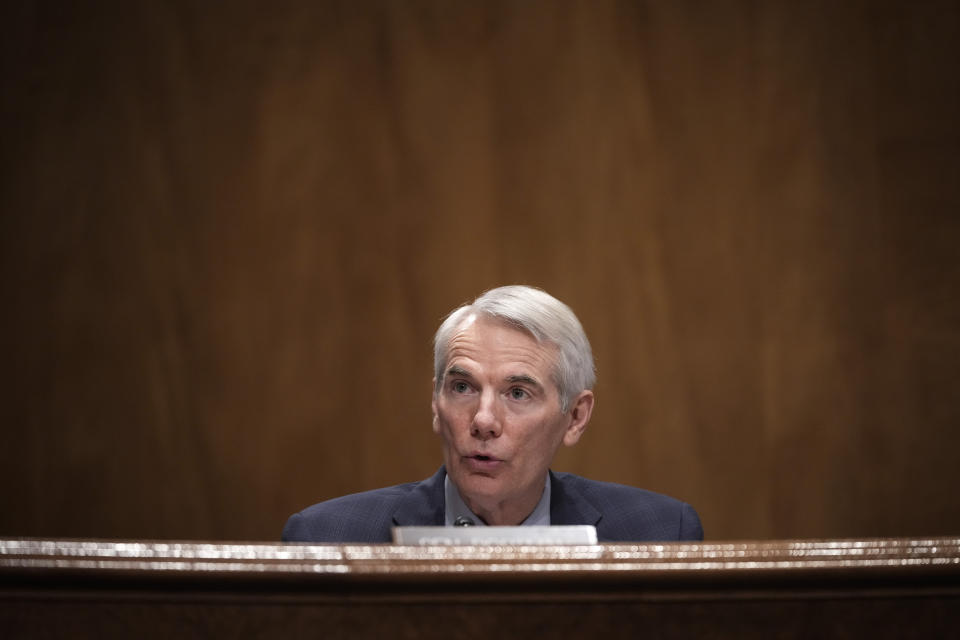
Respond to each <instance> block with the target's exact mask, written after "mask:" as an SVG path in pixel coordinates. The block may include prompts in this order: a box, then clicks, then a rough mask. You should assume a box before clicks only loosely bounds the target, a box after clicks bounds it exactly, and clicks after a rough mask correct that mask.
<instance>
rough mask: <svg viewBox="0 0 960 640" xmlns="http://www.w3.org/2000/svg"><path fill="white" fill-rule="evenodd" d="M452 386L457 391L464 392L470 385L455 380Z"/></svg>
mask: <svg viewBox="0 0 960 640" xmlns="http://www.w3.org/2000/svg"><path fill="white" fill-rule="evenodd" d="M452 388H453V390H454V391H456V392H457V393H466V392H467V390H468V389H469V388H470V387H469V386H468V385H467V383H466V382H462V381H457V382H454V383H453V385H452Z"/></svg>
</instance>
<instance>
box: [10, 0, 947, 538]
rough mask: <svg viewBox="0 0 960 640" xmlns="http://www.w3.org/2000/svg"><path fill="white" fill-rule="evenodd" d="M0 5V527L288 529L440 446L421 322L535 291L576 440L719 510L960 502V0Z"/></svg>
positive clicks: (861, 523)
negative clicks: (323, 503) (565, 326)
mask: <svg viewBox="0 0 960 640" xmlns="http://www.w3.org/2000/svg"><path fill="white" fill-rule="evenodd" d="M91 5H92V6H83V7H80V6H78V7H72V6H66V5H64V4H63V3H50V2H27V1H20V2H12V3H6V4H5V6H4V8H3V9H0V17H2V21H0V23H2V24H3V25H4V26H3V27H2V29H3V31H4V38H3V44H2V53H3V55H2V61H0V65H2V66H0V69H2V77H0V82H2V88H3V89H2V97H0V124H2V127H3V143H2V145H0V149H2V151H0V154H2V155H0V162H2V164H0V167H2V173H0V204H2V219H0V250H2V272H0V299H2V300H3V303H4V308H5V310H4V313H3V314H2V319H0V350H2V353H4V354H5V358H4V360H5V365H6V366H5V367H3V374H2V380H0V384H2V386H0V388H2V393H3V402H2V404H0V406H2V413H0V418H2V425H3V434H4V435H3V441H4V446H3V447H2V448H0V449H2V450H0V481H2V483H3V486H4V487H5V490H4V491H3V497H2V499H0V534H4V535H39V536H97V537H147V538H165V537H177V538H217V539H272V538H276V537H277V536H278V535H279V530H280V528H281V526H282V524H283V521H284V519H285V518H286V516H287V515H288V514H289V513H290V512H292V511H294V510H297V509H299V508H301V507H303V506H306V505H307V504H309V503H312V502H315V501H317V500H320V499H324V498H329V497H333V496H335V495H339V494H342V493H345V492H350V491H357V490H362V489H368V488H373V487H377V486H382V485H386V484H393V483H397V482H402V481H407V480H412V479H418V478H421V477H425V476H426V475H428V474H429V473H431V472H432V471H433V470H434V468H435V467H436V465H437V464H439V459H440V449H439V446H438V443H437V441H436V440H435V438H434V436H433V435H432V434H431V432H430V428H429V417H430V413H429V394H430V376H431V371H430V368H431V363H430V339H431V336H432V332H433V330H434V328H435V327H436V325H437V324H438V322H439V320H440V319H441V318H442V316H443V315H444V314H445V313H446V312H447V311H449V310H450V309H451V308H453V307H454V306H456V305H458V304H459V303H461V302H463V301H465V300H468V299H470V298H472V297H473V296H475V295H476V294H478V293H479V292H481V291H483V290H484V289H486V288H489V287H491V286H496V285H498V284H505V283H513V282H525V283H530V284H535V285H539V286H542V287H544V288H545V289H547V290H548V291H550V292H552V293H554V294H555V295H557V296H558V297H560V298H562V299H564V300H566V301H567V302H568V303H570V304H571V306H573V308H574V309H575V310H576V311H577V312H578V314H579V315H580V317H581V319H582V320H583V323H584V325H585V326H586V328H587V330H588V332H589V334H590V336H591V339H592V341H593V344H594V349H595V352H596V356H597V362H598V369H599V383H598V386H597V394H598V405H597V410H596V412H595V417H594V422H593V424H592V426H591V429H590V431H589V432H588V434H587V436H586V437H585V438H584V440H583V441H581V444H580V445H578V446H577V447H576V448H574V449H571V450H567V451H564V452H562V454H561V456H560V458H559V460H558V462H557V465H556V466H557V468H560V469H565V470H571V471H574V472H578V473H582V474H585V475H589V476H592V477H596V478H599V479H606V480H613V481H620V482H626V483H630V484H635V485H639V486H645V487H648V488H652V489H655V490H659V491H663V492H666V493H670V494H673V495H676V496H679V497H682V498H684V499H686V500H688V501H689V502H691V503H692V504H694V505H695V506H696V507H697V508H698V509H699V511H700V512H701V515H702V517H703V519H704V523H705V526H706V530H707V534H708V536H709V537H712V538H714V539H716V538H768V537H807V536H817V537H839V536H877V535H926V534H937V533H939V534H949V533H956V532H957V530H958V529H960V509H958V505H957V501H956V499H955V496H954V493H955V491H954V487H955V486H956V485H957V482H958V475H957V471H956V465H955V463H954V462H953V459H954V457H955V453H954V452H955V451H956V450H957V448H958V445H960V437H958V435H957V432H956V429H955V425H956V424H958V418H960V400H958V393H957V390H958V386H960V375H958V373H960V365H958V363H960V333H958V326H960V304H958V302H957V301H956V299H957V295H956V291H957V284H958V275H960V262H958V259H957V257H956V256H957V250H956V246H957V242H958V241H960V221H958V220H960V219H958V216H957V211H958V205H960V194H958V186H957V185H958V184H960V180H958V177H960V176H958V161H957V154H958V150H960V142H958V140H960V136H958V125H957V121H958V118H957V115H958V96H960V91H958V79H957V75H956V73H955V72H954V71H953V66H954V65H953V63H952V61H953V60H954V59H955V58H956V57H957V54H958V47H960V45H958V44H957V43H958V42H960V38H958V35H960V33H958V24H960V7H958V5H957V3H956V2H946V1H941V2H926V3H906V2H892V1H891V2H853V3H842V6H835V3H829V2H814V3H799V4H798V3H792V2H762V3H757V2H706V3H692V4H691V3H679V4H678V3H672V2H655V1H650V2H614V1H612V0H611V1H608V2H589V3H588V2H548V1H546V0H544V1H542V2H526V3H508V2H492V3H472V2H439V1H437V2H433V1H426V2H417V3H388V2H383V3H381V2H368V3H356V2H334V1H324V2H305V1H300V0H287V1H282V2H274V3H269V4H268V3H257V2H243V3H234V4H232V5H231V6H230V7H219V6H213V5H211V6H206V5H204V6H199V5H196V3H190V2H169V3H164V4H158V3H146V2H144V3H136V2H134V3H126V2H111V1H107V0H104V1H101V2H96V3H91Z"/></svg>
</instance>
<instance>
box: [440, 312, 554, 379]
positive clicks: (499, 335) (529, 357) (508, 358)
mask: <svg viewBox="0 0 960 640" xmlns="http://www.w3.org/2000/svg"><path fill="white" fill-rule="evenodd" d="M556 358H557V348H556V345H554V344H552V343H550V342H540V341H538V340H537V339H536V338H535V337H534V336H533V335H531V334H530V333H529V332H527V331H526V330H524V329H522V328H520V327H517V326H516V325H513V324H511V323H509V322H506V321H504V320H500V319H498V318H494V317H490V316H486V315H483V314H470V315H468V316H467V317H466V318H464V321H463V322H462V323H461V324H460V326H459V327H457V329H456V331H454V332H453V335H452V337H451V338H450V342H449V345H448V349H447V367H450V366H451V365H453V364H459V365H462V364H463V362H462V361H467V362H472V363H475V364H477V365H482V366H483V367H485V368H486V367H499V366H508V367H514V368H517V367H519V368H526V369H530V371H528V373H538V374H540V375H541V376H544V377H546V376H547V375H549V374H550V373H551V372H552V369H553V366H554V364H555V362H556Z"/></svg>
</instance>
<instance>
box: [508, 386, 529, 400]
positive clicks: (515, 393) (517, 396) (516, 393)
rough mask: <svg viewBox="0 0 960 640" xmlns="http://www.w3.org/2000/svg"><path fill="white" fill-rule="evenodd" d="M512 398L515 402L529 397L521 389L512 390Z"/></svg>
mask: <svg viewBox="0 0 960 640" xmlns="http://www.w3.org/2000/svg"><path fill="white" fill-rule="evenodd" d="M510 397H511V398H513V399H514V400H523V399H524V398H526V397H527V392H526V391H525V390H523V389H521V388H519V387H514V388H513V389H510Z"/></svg>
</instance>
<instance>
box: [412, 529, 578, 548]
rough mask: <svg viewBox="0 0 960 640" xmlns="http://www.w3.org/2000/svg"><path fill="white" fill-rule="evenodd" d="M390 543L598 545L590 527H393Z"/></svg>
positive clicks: (438, 544)
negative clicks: (391, 541)
mask: <svg viewBox="0 0 960 640" xmlns="http://www.w3.org/2000/svg"><path fill="white" fill-rule="evenodd" d="M393 541H394V542H395V543H396V544H405V545H436V546H440V545H464V544H469V545H495V544H506V545H544V544H580V545H593V544H597V528H596V527H594V526H593V525H586V524H583V525H562V526H561V525H558V526H555V527H394V528H393Z"/></svg>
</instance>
